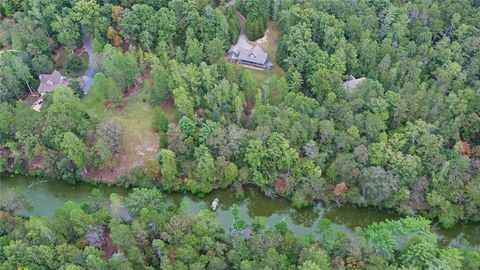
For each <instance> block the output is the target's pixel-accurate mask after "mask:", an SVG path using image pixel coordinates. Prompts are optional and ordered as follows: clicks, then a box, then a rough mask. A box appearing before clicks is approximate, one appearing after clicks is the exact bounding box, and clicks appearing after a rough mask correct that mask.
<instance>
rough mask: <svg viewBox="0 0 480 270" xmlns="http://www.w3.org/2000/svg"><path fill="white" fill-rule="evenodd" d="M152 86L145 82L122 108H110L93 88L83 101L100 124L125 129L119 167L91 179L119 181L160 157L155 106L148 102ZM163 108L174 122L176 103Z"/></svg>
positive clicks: (100, 172)
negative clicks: (120, 178)
mask: <svg viewBox="0 0 480 270" xmlns="http://www.w3.org/2000/svg"><path fill="white" fill-rule="evenodd" d="M149 84H150V81H148V80H147V81H145V83H144V84H143V85H142V87H141V88H140V90H139V91H138V92H137V93H135V94H134V95H132V96H130V97H128V98H125V99H124V104H123V105H122V106H110V105H108V104H107V101H106V98H105V97H104V96H103V95H102V94H101V93H97V92H95V90H94V89H92V91H90V92H89V93H88V94H87V95H86V96H85V97H84V98H83V99H82V104H83V105H84V106H85V108H86V110H87V111H88V113H89V114H90V115H91V116H93V117H95V118H96V119H98V120H99V121H105V120H113V121H115V122H118V123H120V124H121V126H122V128H123V154H122V155H121V156H119V157H118V161H119V164H118V166H116V168H114V169H113V170H108V169H100V170H98V171H96V172H89V173H88V175H87V176H88V177H89V178H94V179H98V180H106V181H116V180H117V179H118V177H119V176H120V175H125V174H126V173H128V171H129V170H131V169H132V168H134V167H136V166H141V165H143V162H144V160H145V158H150V159H156V158H157V155H158V152H159V149H158V144H159V143H158V142H159V136H158V133H156V132H155V131H154V130H153V129H152V127H151V126H152V124H151V123H152V117H153V106H151V105H150V104H149V103H148V97H149V94H148V85H149ZM161 108H162V110H163V111H164V113H165V114H166V115H167V117H168V118H169V120H170V121H174V119H175V108H174V106H173V103H165V104H164V105H162V106H161Z"/></svg>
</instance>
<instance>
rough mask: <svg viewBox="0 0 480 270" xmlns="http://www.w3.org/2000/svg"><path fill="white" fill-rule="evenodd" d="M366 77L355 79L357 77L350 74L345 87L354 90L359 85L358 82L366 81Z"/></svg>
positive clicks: (344, 84)
mask: <svg viewBox="0 0 480 270" xmlns="http://www.w3.org/2000/svg"><path fill="white" fill-rule="evenodd" d="M365 79H366V78H365V77H362V78H358V79H355V77H353V76H352V75H349V76H348V80H347V81H345V82H344V83H343V87H344V88H345V89H347V90H353V89H355V88H356V87H357V86H358V84H360V83H361V82H363V81H365Z"/></svg>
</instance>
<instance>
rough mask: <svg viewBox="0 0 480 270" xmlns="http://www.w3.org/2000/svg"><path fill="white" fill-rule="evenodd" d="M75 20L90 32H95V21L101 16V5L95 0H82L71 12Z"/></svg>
mask: <svg viewBox="0 0 480 270" xmlns="http://www.w3.org/2000/svg"><path fill="white" fill-rule="evenodd" d="M70 16H71V18H72V20H73V21H75V22H77V23H79V24H80V25H83V26H84V27H85V28H86V29H87V31H88V33H90V34H93V33H94V29H95V22H96V21H97V19H98V18H99V17H100V6H99V5H98V4H97V2H96V1H95V0H80V1H78V2H76V3H75V6H74V7H73V9H72V12H71V13H70Z"/></svg>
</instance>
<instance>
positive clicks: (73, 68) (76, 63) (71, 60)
mask: <svg viewBox="0 0 480 270" xmlns="http://www.w3.org/2000/svg"><path fill="white" fill-rule="evenodd" d="M82 65H83V63H82V59H80V57H78V56H76V55H74V54H72V55H69V56H68V57H67V60H65V65H64V66H65V69H66V70H67V72H68V73H69V74H74V73H77V72H79V71H80V70H81V69H82Z"/></svg>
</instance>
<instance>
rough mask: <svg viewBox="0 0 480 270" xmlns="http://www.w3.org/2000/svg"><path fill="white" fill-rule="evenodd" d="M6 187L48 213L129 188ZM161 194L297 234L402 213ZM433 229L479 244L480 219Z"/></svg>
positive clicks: (4, 181) (15, 179)
mask: <svg viewBox="0 0 480 270" xmlns="http://www.w3.org/2000/svg"><path fill="white" fill-rule="evenodd" d="M45 180H47V181H45ZM7 188H14V189H16V190H18V191H19V192H20V193H21V194H23V195H24V196H25V197H26V198H27V199H28V200H29V202H30V203H31V206H32V207H31V209H30V210H28V211H25V212H24V213H22V214H24V215H39V216H47V217H51V216H53V215H54V213H55V210H56V209H58V208H60V207H62V206H63V204H64V202H66V201H68V200H70V201H75V202H78V203H80V202H84V201H86V200H88V196H89V194H90V192H91V191H92V190H93V189H94V188H98V189H100V190H101V191H103V193H104V194H105V196H108V195H110V194H111V193H117V194H119V195H123V196H126V195H127V194H128V193H129V192H130V191H129V190H128V189H125V188H122V187H108V186H106V185H101V186H98V187H94V186H92V185H89V184H86V183H83V182H82V183H78V184H77V185H75V186H71V185H69V184H67V183H65V182H63V181H57V180H48V179H38V178H31V177H26V176H9V175H0V190H4V189H7ZM164 198H165V200H166V201H167V202H170V203H175V204H178V205H179V204H180V203H181V202H186V203H188V205H189V207H188V214H190V215H195V214H197V213H198V211H200V210H201V209H209V208H210V205H211V202H212V201H213V200H214V199H215V198H218V199H219V205H218V208H217V211H216V214H217V219H218V220H219V222H220V223H221V224H222V225H223V226H224V227H225V229H226V230H228V228H229V227H230V226H231V225H232V223H233V218H232V214H231V206H232V205H233V204H237V205H238V206H239V210H240V215H241V217H242V218H243V219H245V220H246V221H251V220H252V219H253V218H254V217H257V216H261V217H265V219H266V220H267V222H268V224H269V225H270V226H273V225H275V224H276V223H278V222H280V221H285V222H286V223H287V224H288V227H289V229H290V230H292V231H293V232H294V233H295V234H296V235H299V236H304V235H307V234H309V233H314V232H315V227H316V224H317V221H318V220H319V219H320V218H321V217H324V218H328V219H329V220H331V221H332V223H333V227H334V229H335V230H337V231H342V232H344V233H346V234H350V233H352V232H353V231H354V229H355V228H356V227H361V228H364V227H366V226H368V225H369V224H371V223H372V222H379V221H382V220H386V219H397V218H400V217H401V216H399V215H397V214H395V213H393V212H391V211H387V210H382V209H374V208H359V207H351V206H341V207H326V208H325V207H321V206H317V207H307V208H304V209H301V210H297V209H294V208H293V207H291V205H290V203H289V202H288V201H287V200H284V199H280V198H273V199H272V198H269V197H267V196H265V195H264V194H263V193H261V192H259V191H257V190H255V189H247V190H246V192H245V198H243V199H236V198H235V196H234V194H233V193H232V192H230V191H226V190H217V191H214V192H212V193H210V194H208V195H206V196H204V197H198V196H195V195H191V194H180V193H165V194H164ZM433 230H434V232H435V233H436V234H437V235H438V237H439V240H440V242H441V244H443V245H448V244H450V243H451V242H452V241H456V240H459V239H461V238H463V239H466V240H468V241H469V242H470V243H472V244H477V245H478V244H480V224H478V223H467V224H457V225H456V226H455V227H453V228H450V229H442V228H440V227H439V226H437V225H434V226H433Z"/></svg>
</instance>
